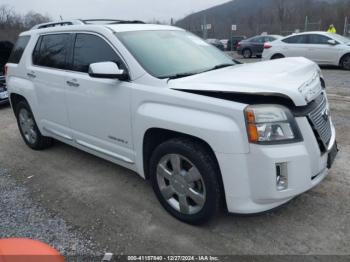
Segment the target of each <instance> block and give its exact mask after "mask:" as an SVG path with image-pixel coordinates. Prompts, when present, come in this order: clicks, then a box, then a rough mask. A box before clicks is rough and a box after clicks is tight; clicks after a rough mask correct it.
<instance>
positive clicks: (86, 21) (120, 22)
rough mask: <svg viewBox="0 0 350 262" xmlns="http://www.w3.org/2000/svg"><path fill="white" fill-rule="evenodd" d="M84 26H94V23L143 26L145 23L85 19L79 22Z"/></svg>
mask: <svg viewBox="0 0 350 262" xmlns="http://www.w3.org/2000/svg"><path fill="white" fill-rule="evenodd" d="M81 21H82V22H83V23H85V24H95V22H97V23H99V22H102V23H103V22H105V23H103V24H144V23H145V22H143V21H139V20H120V19H85V20H81Z"/></svg>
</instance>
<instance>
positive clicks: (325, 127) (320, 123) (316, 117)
mask: <svg viewBox="0 0 350 262" xmlns="http://www.w3.org/2000/svg"><path fill="white" fill-rule="evenodd" d="M316 103H317V106H316V107H315V108H314V109H313V110H312V111H311V112H310V113H309V115H308V117H309V120H310V122H311V124H312V127H313V129H314V131H315V133H316V136H317V138H318V140H319V141H320V142H321V143H322V145H323V146H324V149H327V148H328V144H329V142H330V140H331V137H332V128H331V120H330V114H329V110H328V107H327V99H326V97H325V95H324V94H322V95H320V96H319V97H318V98H317V99H316Z"/></svg>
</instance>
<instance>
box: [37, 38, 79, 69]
mask: <svg viewBox="0 0 350 262" xmlns="http://www.w3.org/2000/svg"><path fill="white" fill-rule="evenodd" d="M63 34H69V35H71V38H72V36H73V35H75V34H74V33H72V32H52V33H43V34H40V35H39V37H38V40H37V42H36V45H35V47H34V49H33V51H32V59H31V65H32V66H33V67H40V68H45V69H51V70H60V71H68V69H61V68H56V67H49V66H44V65H37V64H35V63H34V59H33V56H34V52H35V50H36V47H37V45H38V44H39V41H40V47H39V50H41V45H42V42H43V40H42V39H43V38H44V37H45V36H48V35H63ZM72 46H73V45H72V39H70V42H69V47H68V53H67V54H66V57H65V64H66V66H67V65H68V63H67V58H68V57H69V55H70V54H71V53H72V51H71V48H72Z"/></svg>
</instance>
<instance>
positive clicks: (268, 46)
mask: <svg viewBox="0 0 350 262" xmlns="http://www.w3.org/2000/svg"><path fill="white" fill-rule="evenodd" d="M271 47H272V45H271V44H270V43H265V44H264V49H269V48H271Z"/></svg>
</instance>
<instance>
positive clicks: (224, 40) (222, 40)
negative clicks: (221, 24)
mask: <svg viewBox="0 0 350 262" xmlns="http://www.w3.org/2000/svg"><path fill="white" fill-rule="evenodd" d="M220 42H221V43H222V44H223V45H224V48H225V50H227V44H228V39H221V40H220Z"/></svg>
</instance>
